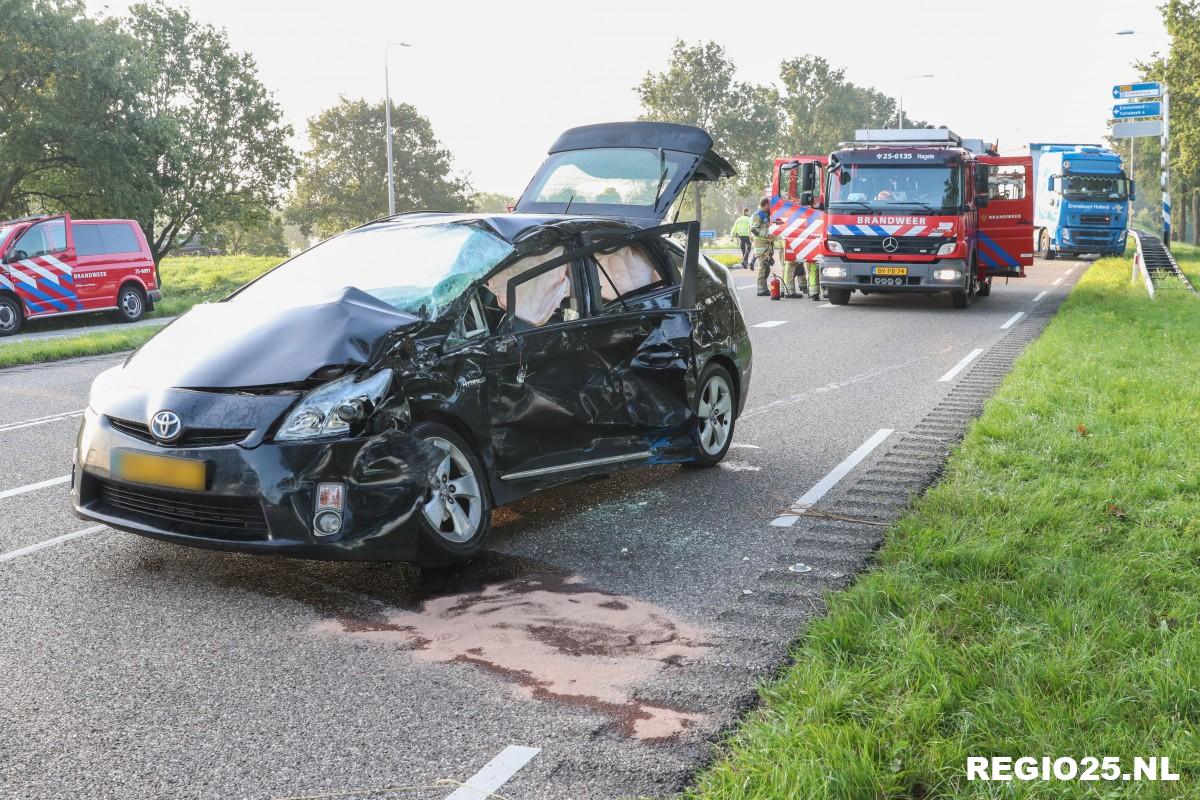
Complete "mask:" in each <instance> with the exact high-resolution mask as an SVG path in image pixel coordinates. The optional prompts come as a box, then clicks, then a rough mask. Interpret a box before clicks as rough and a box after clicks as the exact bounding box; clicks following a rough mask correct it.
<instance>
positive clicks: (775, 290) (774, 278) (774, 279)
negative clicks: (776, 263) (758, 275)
mask: <svg viewBox="0 0 1200 800" xmlns="http://www.w3.org/2000/svg"><path fill="white" fill-rule="evenodd" d="M768 285H769V286H770V287H771V299H772V300H778V299H779V290H780V287H781V286H782V284H780V283H779V276H778V275H776V274H775V273H771V282H770V283H769V284H768Z"/></svg>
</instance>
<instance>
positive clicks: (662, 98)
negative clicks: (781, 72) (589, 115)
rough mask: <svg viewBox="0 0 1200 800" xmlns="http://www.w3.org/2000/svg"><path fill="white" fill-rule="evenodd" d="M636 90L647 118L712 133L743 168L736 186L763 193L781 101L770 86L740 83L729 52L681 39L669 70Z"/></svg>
mask: <svg viewBox="0 0 1200 800" xmlns="http://www.w3.org/2000/svg"><path fill="white" fill-rule="evenodd" d="M634 91H635V92H636V93H637V96H638V99H639V100H640V101H641V103H642V109H643V112H642V116H641V118H642V119H645V120H654V121H659V122H678V123H682V124H686V125H695V126H697V127H699V128H703V129H704V130H706V131H708V133H709V135H711V136H712V137H713V142H714V144H715V147H716V150H717V152H719V153H720V154H721V155H723V156H725V157H726V158H727V159H729V161H730V163H732V164H733V166H734V168H735V169H737V171H738V177H737V179H736V180H735V181H734V183H735V185H736V186H737V187H738V188H739V189H740V190H741V191H743V192H751V193H753V192H758V191H760V190H761V187H762V186H763V185H764V183H766V182H767V180H768V179H769V175H770V166H771V164H770V161H769V160H768V159H769V156H768V154H770V153H773V152H774V150H775V142H776V139H777V137H778V134H779V122H780V114H779V110H778V109H779V101H778V96H777V95H776V93H775V91H774V89H772V88H771V87H769V86H757V85H754V84H751V83H747V82H745V81H739V80H738V79H737V68H736V66H735V65H734V63H733V60H732V59H730V58H729V56H728V55H727V54H726V52H725V48H723V47H721V46H720V45H719V44H717V43H715V42H705V43H702V44H695V45H689V44H687V43H686V42H683V41H680V40H677V41H676V42H675V44H674V45H673V46H672V47H671V57H670V59H669V61H668V63H667V68H666V70H664V71H663V72H660V73H657V74H656V73H647V74H646V76H645V77H644V78H643V79H642V82H641V83H640V84H638V86H637V87H635V88H634ZM686 202H687V201H685V203H686Z"/></svg>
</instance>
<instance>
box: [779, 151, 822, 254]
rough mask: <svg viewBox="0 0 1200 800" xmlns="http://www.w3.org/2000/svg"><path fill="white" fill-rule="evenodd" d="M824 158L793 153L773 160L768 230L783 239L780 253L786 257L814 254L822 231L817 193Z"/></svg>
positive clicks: (818, 192) (819, 186) (819, 242)
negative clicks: (794, 154)
mask: <svg viewBox="0 0 1200 800" xmlns="http://www.w3.org/2000/svg"><path fill="white" fill-rule="evenodd" d="M828 162H829V158H828V157H827V156H794V157H792V158H781V159H777V160H776V162H775V176H774V178H773V180H772V182H771V189H772V191H771V223H772V225H771V232H772V233H773V234H774V235H776V236H778V237H780V239H782V240H783V255H784V258H785V259H787V260H788V261H812V260H813V259H815V258H816V257H817V253H818V252H819V251H818V248H819V247H820V246H821V238H822V236H823V235H824V232H825V212H824V211H821V210H820V206H821V202H820V194H821V187H822V186H824V185H825V165H826V164H827V163H828ZM809 165H811V166H809Z"/></svg>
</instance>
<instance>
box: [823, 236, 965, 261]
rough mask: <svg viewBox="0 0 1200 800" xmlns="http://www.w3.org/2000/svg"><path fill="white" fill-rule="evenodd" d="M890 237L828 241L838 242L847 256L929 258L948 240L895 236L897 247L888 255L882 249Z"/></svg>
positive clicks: (836, 238)
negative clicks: (895, 255)
mask: <svg viewBox="0 0 1200 800" xmlns="http://www.w3.org/2000/svg"><path fill="white" fill-rule="evenodd" d="M887 238H890V237H887V236H830V237H829V239H830V241H834V242H838V243H840V244H841V245H842V247H843V249H845V251H846V253H847V254H850V253H854V254H859V253H864V254H865V253H870V254H872V255H892V254H905V255H923V256H931V255H933V254H934V253H936V252H937V249H938V248H939V247H941V246H942V245H943V244H945V243H946V242H949V241H953V240H952V239H949V238H938V237H935V236H897V237H895V239H896V244H897V245H898V247H897V248H896V249H895V250H894V251H892V253H888V251H886V250H884V249H883V240H884V239H887Z"/></svg>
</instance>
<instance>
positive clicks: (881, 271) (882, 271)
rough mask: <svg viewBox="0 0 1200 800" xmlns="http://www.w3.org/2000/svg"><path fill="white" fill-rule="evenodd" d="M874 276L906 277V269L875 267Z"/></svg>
mask: <svg viewBox="0 0 1200 800" xmlns="http://www.w3.org/2000/svg"><path fill="white" fill-rule="evenodd" d="M875 274H876V275H907V274H908V267H876V268H875Z"/></svg>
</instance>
